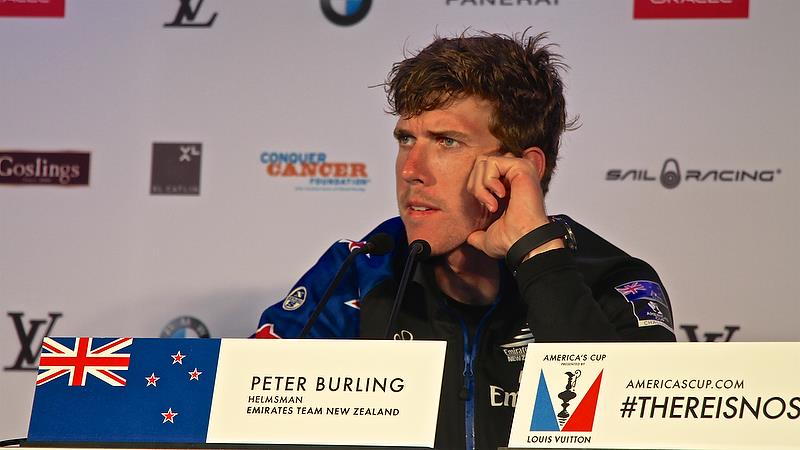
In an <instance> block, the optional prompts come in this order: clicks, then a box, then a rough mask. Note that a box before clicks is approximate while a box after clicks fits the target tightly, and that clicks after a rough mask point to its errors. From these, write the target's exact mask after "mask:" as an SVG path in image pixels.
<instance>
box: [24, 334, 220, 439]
mask: <svg viewBox="0 0 800 450" xmlns="http://www.w3.org/2000/svg"><path fill="white" fill-rule="evenodd" d="M219 347H220V340H219V339H147V338H136V339H134V338H89V337H71V338H45V341H44V343H43V345H42V355H41V358H40V366H39V374H38V376H37V379H36V394H35V396H34V400H33V411H32V413H31V422H30V427H29V429H28V442H29V443H36V442H50V443H54V442H117V443H124V442H130V443H136V442H148V443H158V442H164V443H169V442H173V443H174V442H180V443H205V441H206V434H207V431H208V420H209V413H210V411H211V398H212V394H213V391H214V380H215V377H216V372H217V360H218V357H219Z"/></svg>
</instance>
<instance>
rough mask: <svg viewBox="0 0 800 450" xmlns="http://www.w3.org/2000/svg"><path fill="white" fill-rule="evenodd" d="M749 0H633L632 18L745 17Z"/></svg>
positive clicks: (747, 12)
mask: <svg viewBox="0 0 800 450" xmlns="http://www.w3.org/2000/svg"><path fill="white" fill-rule="evenodd" d="M749 9H750V0H633V18H634V19H746V18H747V16H748V15H749Z"/></svg>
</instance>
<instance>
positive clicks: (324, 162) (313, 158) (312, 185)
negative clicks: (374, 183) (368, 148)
mask: <svg viewBox="0 0 800 450" xmlns="http://www.w3.org/2000/svg"><path fill="white" fill-rule="evenodd" d="M260 159H261V163H262V164H264V166H265V167H264V171H265V172H266V174H267V175H268V176H269V177H275V178H284V179H291V180H297V181H299V183H298V184H297V185H296V186H295V190H298V191H366V187H367V185H368V184H369V182H370V179H369V176H368V175H367V165H366V164H365V163H363V162H334V161H329V160H328V155H327V154H325V153H297V152H262V153H261V157H260Z"/></svg>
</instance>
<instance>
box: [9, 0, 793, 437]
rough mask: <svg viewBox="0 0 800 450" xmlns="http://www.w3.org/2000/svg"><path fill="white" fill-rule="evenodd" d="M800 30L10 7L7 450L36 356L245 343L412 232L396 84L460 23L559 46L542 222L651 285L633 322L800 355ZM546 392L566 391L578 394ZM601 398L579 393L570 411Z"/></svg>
mask: <svg viewBox="0 0 800 450" xmlns="http://www.w3.org/2000/svg"><path fill="white" fill-rule="evenodd" d="M798 15H800V4H798V3H797V2H792V1H770V2H767V1H760V2H759V1H754V2H748V1H736V0H730V1H722V0H720V1H718V2H705V4H701V2H672V1H670V2H668V1H661V2H660V1H656V0H650V1H638V0H615V1H607V2H580V1H577V0H559V1H554V0H551V1H517V0H512V1H507V0H493V1H490V0H483V1H462V0H441V1H436V2H431V1H428V0H408V1H407V2H405V1H404V2H371V1H367V0H362V1H320V2H297V1H293V0H275V1H270V2H261V1H241V2H225V1H221V0H172V1H161V2H145V3H142V2H137V1H134V0H130V1H127V0H126V1H118V2H106V1H102V0H97V1H92V0H85V1H67V2H65V1H60V2H59V1H57V0H50V1H39V2H30V1H27V2H24V1H11V0H5V1H3V0H0V52H1V53H0V54H2V55H3V57H4V60H7V61H14V64H10V65H4V66H3V70H2V71H0V98H2V99H3V104H4V105H11V106H10V107H7V108H0V237H1V238H2V239H3V241H2V242H3V249H2V251H1V252H0V286H2V289H0V291H1V292H0V314H2V316H0V318H2V320H0V336H2V341H3V342H4V345H2V346H0V362H2V368H3V370H2V371H0V386H2V390H3V391H2V392H3V394H2V398H3V399H4V401H5V402H6V403H7V404H8V405H13V406H12V407H10V408H7V409H6V410H4V411H2V412H0V438H12V437H20V436H24V435H25V434H26V430H27V420H28V417H27V412H28V411H30V407H31V401H32V395H33V387H34V383H35V380H36V371H35V370H34V368H35V367H36V365H37V364H38V358H39V356H40V355H41V341H42V338H43V337H44V336H45V335H51V336H53V335H60V336H70V335H79V336H123V335H124V336H142V337H155V336H196V337H237V336H249V335H251V334H253V333H255V332H256V331H257V330H255V327H256V325H257V319H258V315H259V314H260V312H261V310H262V309H263V308H265V307H266V306H268V305H270V304H272V303H275V302H283V306H284V308H288V309H292V308H296V307H298V306H299V305H300V304H302V302H303V301H304V299H305V297H304V292H300V291H298V292H289V291H290V290H291V286H293V285H294V283H295V281H296V280H297V279H298V278H299V276H300V275H301V274H302V273H303V272H304V271H305V270H306V269H307V268H308V267H310V266H311V265H312V264H313V263H314V262H315V261H316V260H317V258H318V257H319V256H320V255H321V253H322V252H323V251H324V249H325V248H327V247H328V246H329V245H330V244H331V243H333V242H336V241H338V240H340V239H352V240H359V239H361V238H362V237H363V236H364V235H365V234H366V233H367V232H368V231H370V230H371V229H372V228H373V227H374V226H375V225H377V224H378V223H380V222H381V221H382V220H384V219H386V218H388V217H391V216H393V215H396V206H395V197H394V156H395V152H396V143H395V142H394V139H393V137H392V129H393V126H394V122H395V118H393V117H391V116H388V115H387V114H385V113H384V109H385V98H384V92H383V89H382V87H381V83H383V81H384V80H385V76H386V74H387V72H388V71H389V69H390V67H391V65H392V64H393V63H394V62H396V61H397V60H399V59H401V58H402V57H403V54H404V49H405V51H407V52H413V51H414V50H417V49H418V48H420V47H421V46H424V45H425V44H427V43H428V42H429V41H430V39H431V37H432V36H433V34H434V33H439V34H441V35H450V34H455V33H459V32H461V31H463V29H464V28H465V27H466V26H470V27H472V28H473V29H476V30H489V31H495V32H502V33H514V32H517V31H522V30H524V29H526V28H527V27H531V32H533V33H535V32H539V31H548V32H549V35H550V38H551V39H552V40H553V41H554V42H556V43H558V44H559V48H558V51H559V52H560V53H561V54H563V56H564V58H565V61H566V62H567V64H569V66H570V67H571V68H570V70H569V72H567V75H566V79H565V81H566V89H567V91H566V92H567V102H568V109H569V111H570V114H579V115H580V117H581V123H582V126H581V128H579V129H578V130H577V131H574V132H571V133H568V134H567V135H566V136H565V138H564V140H563V144H562V153H561V156H560V161H559V168H558V171H557V173H556V175H555V178H554V181H553V185H552V186H551V190H550V193H549V194H548V196H549V199H548V208H549V210H550V211H551V212H552V213H566V214H569V215H571V216H572V217H574V218H576V219H577V220H579V221H580V222H581V223H584V224H586V225H588V226H589V227H591V228H592V229H593V230H595V231H597V232H598V233H599V234H601V235H603V236H604V237H606V238H607V239H609V240H611V241H612V242H614V243H615V244H617V245H619V246H621V247H622V248H624V249H625V250H626V251H629V252H630V253H631V254H633V255H635V256H639V257H642V258H644V259H646V260H647V261H649V262H651V263H652V264H653V265H654V266H655V267H656V268H657V270H658V271H659V273H660V275H661V278H662V280H663V281H664V288H665V290H666V291H668V292H669V297H670V299H671V301H672V304H673V308H674V312H675V314H674V317H667V316H666V315H663V314H661V315H659V311H660V309H661V308H660V307H659V305H658V302H655V303H653V304H650V303H647V302H642V301H640V300H639V299H638V298H635V294H636V293H633V294H631V295H632V297H631V299H630V301H631V303H632V305H634V306H636V308H637V309H636V312H637V316H638V317H640V320H649V321H654V322H655V323H656V324H660V325H661V326H668V327H674V329H675V332H676V333H677V336H678V339H679V340H683V341H698V342H726V341H769V340H776V341H781V340H789V341H792V340H797V339H799V338H800V333H798V328H797V326H796V324H795V318H796V317H797V316H798V314H800V309H799V308H800V306H798V302H797V301H796V300H795V299H794V298H793V296H792V293H793V292H794V284H793V281H794V279H795V278H796V274H795V273H794V272H795V264H794V260H795V259H796V258H795V255H796V254H798V252H800V244H798V241H797V240H796V239H793V238H792V236H793V235H794V230H795V228H796V224H797V223H798V221H799V220H800V204H799V203H798V202H797V192H800V181H798V177H797V173H798V169H800V156H799V155H800V152H798V151H797V150H798V149H797V145H798V144H797V142H798V140H799V139H798V135H797V126H796V120H797V119H796V118H797V117H798V115H800V110H798V105H800V91H798V90H797V89H796V86H797V82H796V80H797V79H798V78H800V61H798V60H797V58H793V57H792V55H794V54H796V51H795V49H794V47H793V46H794V43H795V42H797V40H798V38H800V35H799V33H800V31H798V30H800V29H798V27H797V26H796V24H795V23H794V22H795V20H794V19H795V18H796V17H798ZM119 17H126V20H125V21H124V23H123V22H119V21H116V20H113V18H119ZM639 19H658V20H639ZM689 19H694V20H689ZM697 19H700V20H697ZM731 19H735V20H731ZM620 289H623V287H620ZM626 298H627V297H626ZM354 307H356V306H354ZM530 332H531V330H520V333H519V334H520V336H521V338H520V339H521V341H522V340H524V337H525V336H526V335H527V334H529V333H530ZM260 333H261V334H265V335H270V334H271V335H274V334H276V332H275V330H272V329H271V328H268V329H264V330H261V331H260ZM277 333H280V331H279V330H278V332H277ZM401 334H402V333H400V334H398V337H397V338H398V339H412V337H411V336H405V335H401ZM281 337H286V336H281ZM519 348H523V347H519V346H516V345H515V343H514V342H510V343H508V347H504V348H503V350H504V351H505V353H506V355H507V356H508V358H509V360H510V361H511V360H512V359H520V358H523V357H524V353H521V351H520V350H519ZM148 375H149V372H148ZM544 375H545V380H546V383H547V386H548V387H549V388H552V390H554V391H556V392H551V394H553V395H556V394H557V393H558V392H560V389H562V387H561V386H563V385H564V384H565V383H566V379H565V378H564V377H565V375H563V374H553V375H550V374H547V373H545V374H544ZM597 377H598V374H597V373H594V372H592V373H589V371H587V372H585V373H583V374H582V375H580V377H579V378H577V379H576V380H577V381H575V389H574V390H575V392H576V393H577V395H578V397H580V398H577V397H576V399H574V400H571V403H570V404H571V408H573V407H577V406H578V404H579V403H581V399H584V398H586V394H585V393H586V392H588V389H589V388H590V387H591V385H592V383H593V382H594V380H595V379H597ZM600 389H602V387H601V388H600ZM495 394H496V398H495V400H493V401H495V402H496V403H497V404H498V405H502V406H503V407H506V406H512V403H513V401H512V398H511V397H510V395H511V393H509V392H504V391H502V389H501V388H500V387H498V389H497V392H495V393H494V394H493V395H495ZM551 403H552V404H553V405H555V406H552V408H553V409H554V413H555V414H556V415H557V414H558V413H559V412H560V409H559V407H558V405H557V404H556V403H555V400H554V401H553V402H551ZM543 404H545V403H543ZM537 408H538V406H537ZM543 408H544V406H543ZM545 409H547V408H545ZM570 414H572V415H573V416H574V415H575V413H574V410H572V409H570ZM587 414H588V413H587ZM547 423H549V424H550V425H548V426H552V423H550V422H547ZM558 426H559V429H560V430H561V431H563V429H562V428H561V427H563V426H566V425H561V424H559V425H558Z"/></svg>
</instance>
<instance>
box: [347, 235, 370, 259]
mask: <svg viewBox="0 0 800 450" xmlns="http://www.w3.org/2000/svg"><path fill="white" fill-rule="evenodd" d="M339 242H340V243H342V244H347V250H350V253H352V252H353V250H356V249H359V248H361V247H363V246H365V245H367V243H366V242H359V241H351V240H350V239H341V240H340V241H339ZM369 257H370V256H369V253H367V258H369Z"/></svg>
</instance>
